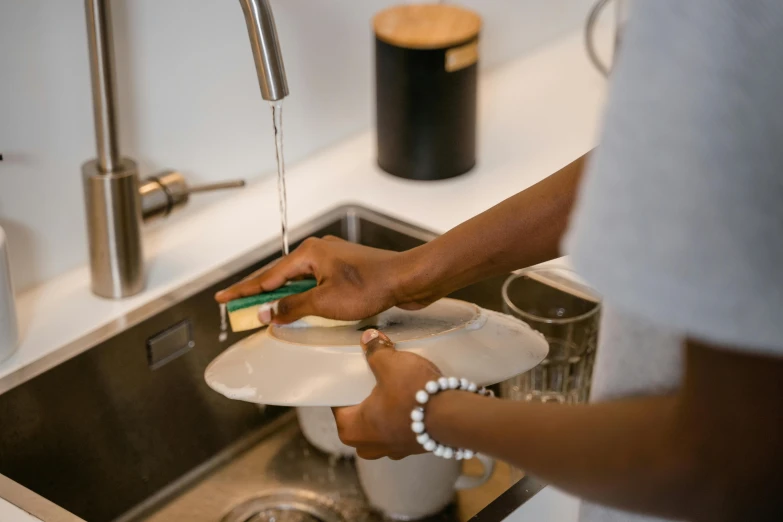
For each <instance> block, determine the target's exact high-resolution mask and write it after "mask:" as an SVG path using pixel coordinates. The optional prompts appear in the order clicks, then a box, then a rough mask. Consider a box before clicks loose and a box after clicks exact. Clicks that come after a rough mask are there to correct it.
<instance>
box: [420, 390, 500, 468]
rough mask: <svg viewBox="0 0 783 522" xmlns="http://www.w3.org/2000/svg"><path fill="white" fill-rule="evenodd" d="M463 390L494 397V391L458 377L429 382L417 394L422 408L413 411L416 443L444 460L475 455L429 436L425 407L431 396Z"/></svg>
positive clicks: (465, 458)
mask: <svg viewBox="0 0 783 522" xmlns="http://www.w3.org/2000/svg"><path fill="white" fill-rule="evenodd" d="M447 390H461V391H466V392H471V393H478V394H479V395H483V396H485V397H494V396H495V394H494V393H493V392H492V390H488V389H486V388H479V387H478V386H477V385H476V383H474V382H470V381H469V380H467V379H458V378H456V377H441V378H440V379H438V380H437V381H429V382H427V384H425V385H424V389H423V390H419V391H417V392H416V402H417V403H418V404H420V405H421V406H417V407H415V408H413V411H411V421H413V422H412V423H411V430H412V431H413V433H415V434H416V441H417V442H418V443H419V444H421V446H422V447H423V448H424V449H425V450H426V451H429V452H430V453H434V454H435V456H437V457H442V458H444V459H456V460H469V459H472V458H473V455H474V454H475V453H474V452H473V451H471V450H469V449H457V448H451V447H449V446H444V445H443V444H438V443H437V442H436V441H435V440H433V439H432V437H430V436H429V434H428V433H427V430H426V428H425V426H424V407H425V405H426V404H427V403H428V402H429V400H430V396H432V395H437V394H438V393H440V392H442V391H447Z"/></svg>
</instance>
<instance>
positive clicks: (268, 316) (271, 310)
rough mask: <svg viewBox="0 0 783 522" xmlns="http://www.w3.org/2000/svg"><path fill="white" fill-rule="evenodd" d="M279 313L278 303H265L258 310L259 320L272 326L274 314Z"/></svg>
mask: <svg viewBox="0 0 783 522" xmlns="http://www.w3.org/2000/svg"><path fill="white" fill-rule="evenodd" d="M276 313H277V301H275V302H274V303H265V304H262V305H261V306H260V307H259V308H258V320H259V321H261V322H262V323H263V324H271V322H272V316H273V314H276Z"/></svg>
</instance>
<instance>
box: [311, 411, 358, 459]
mask: <svg viewBox="0 0 783 522" xmlns="http://www.w3.org/2000/svg"><path fill="white" fill-rule="evenodd" d="M296 416H297V418H298V419H299V428H300V429H301V430H302V434H303V435H304V437H305V439H307V442H309V443H310V444H312V445H313V446H315V447H316V448H318V449H319V450H321V451H323V452H324V453H327V454H329V455H337V456H339V457H353V456H354V455H356V450H355V449H354V448H352V447H350V446H346V445H345V444H343V443H342V441H341V440H340V437H339V436H338V434H337V423H336V422H335V420H334V415H333V414H332V409H331V408H328V407H320V406H308V407H300V408H297V409H296Z"/></svg>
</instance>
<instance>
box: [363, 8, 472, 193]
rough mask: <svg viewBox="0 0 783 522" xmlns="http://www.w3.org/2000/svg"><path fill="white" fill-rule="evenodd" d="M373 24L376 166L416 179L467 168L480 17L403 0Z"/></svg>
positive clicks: (455, 173) (441, 176) (469, 165)
mask: <svg viewBox="0 0 783 522" xmlns="http://www.w3.org/2000/svg"><path fill="white" fill-rule="evenodd" d="M373 27H374V30H375V81H376V87H375V93H376V110H377V112H376V125H377V136H378V165H379V166H380V167H381V168H382V169H383V170H385V171H386V172H388V173H390V174H393V175H395V176H399V177H402V178H408V179H419V180H437V179H446V178H451V177H454V176H459V175H460V174H464V173H465V172H467V171H469V170H470V169H472V168H473V166H474V165H475V164H476V101H477V83H478V38H479V31H480V29H481V17H480V16H479V15H478V14H476V13H474V12H473V11H469V10H467V9H462V8H459V7H456V6H452V5H441V4H410V5H400V6H396V7H392V8H390V9H387V10H385V11H382V12H380V13H379V14H377V15H376V16H375V18H374V20H373Z"/></svg>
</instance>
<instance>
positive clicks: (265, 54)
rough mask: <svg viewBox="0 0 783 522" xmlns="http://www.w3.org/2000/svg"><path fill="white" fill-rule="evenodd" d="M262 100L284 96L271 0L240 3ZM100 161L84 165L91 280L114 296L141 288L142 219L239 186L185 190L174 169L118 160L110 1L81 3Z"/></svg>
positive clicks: (285, 86)
mask: <svg viewBox="0 0 783 522" xmlns="http://www.w3.org/2000/svg"><path fill="white" fill-rule="evenodd" d="M240 4H241V5H242V11H243V12H244V15H245V21H246V22H247V32H248V35H249V36H250V47H251V49H252V52H253V59H254V61H255V64H256V72H257V74H258V84H259V87H260V88H261V97H262V98H263V99H265V100H268V101H277V100H280V99H282V98H284V97H286V96H287V95H288V83H287V81H286V74H285V69H284V67H283V57H282V55H281V53H280V43H279V41H278V38H277V30H276V28H275V21H274V18H273V17H272V10H271V8H270V6H269V2H268V0H240ZM85 8H86V14H87V36H88V42H89V52H90V76H91V79H92V97H93V112H94V119H95V139H96V145H97V158H96V159H94V160H91V161H88V162H87V163H85V164H84V165H82V175H83V178H84V201H85V206H86V218H87V234H88V240H89V249H90V276H91V280H92V291H93V293H94V294H96V295H98V296H101V297H107V298H112V299H119V298H122V297H128V296H131V295H134V294H137V293H139V292H140V291H142V290H143V289H144V286H145V277H144V259H143V253H142V239H141V224H142V221H148V220H150V219H154V218H159V217H164V216H166V215H168V214H169V213H171V212H172V211H173V210H175V209H176V208H178V207H180V206H182V205H184V204H185V203H187V201H188V198H189V196H190V194H192V193H195V192H204V191H209V190H218V189H224V188H233V187H241V186H244V182H243V181H231V182H225V183H215V184H211V185H202V186H197V187H189V186H188V184H187V183H186V181H185V178H184V177H183V176H182V174H180V173H179V172H176V171H166V172H163V173H161V174H159V175H157V176H151V177H149V178H146V179H145V180H143V181H140V179H139V175H138V168H137V166H136V163H135V162H134V161H133V160H131V159H129V158H125V157H122V156H121V154H120V150H119V143H118V133H117V119H118V116H117V104H116V100H115V71H114V65H115V62H114V45H113V39H112V19H111V0H85Z"/></svg>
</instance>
